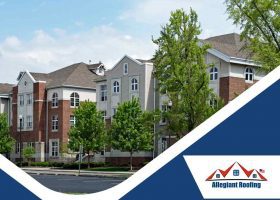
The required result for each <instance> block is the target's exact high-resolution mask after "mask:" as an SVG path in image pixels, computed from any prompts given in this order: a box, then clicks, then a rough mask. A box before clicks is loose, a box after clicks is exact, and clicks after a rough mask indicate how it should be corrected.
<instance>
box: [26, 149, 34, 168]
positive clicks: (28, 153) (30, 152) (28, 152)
mask: <svg viewBox="0 0 280 200" xmlns="http://www.w3.org/2000/svg"><path fill="white" fill-rule="evenodd" d="M34 154H35V149H34V148H33V147H31V146H28V147H25V148H24V149H23V156H24V158H26V159H27V161H28V166H30V161H31V158H32V157H33V156H34Z"/></svg>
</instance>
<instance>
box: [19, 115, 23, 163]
mask: <svg viewBox="0 0 280 200" xmlns="http://www.w3.org/2000/svg"><path fill="white" fill-rule="evenodd" d="M22 120H23V118H22V115H19V162H20V167H22V152H21V149H22V148H21V130H22Z"/></svg>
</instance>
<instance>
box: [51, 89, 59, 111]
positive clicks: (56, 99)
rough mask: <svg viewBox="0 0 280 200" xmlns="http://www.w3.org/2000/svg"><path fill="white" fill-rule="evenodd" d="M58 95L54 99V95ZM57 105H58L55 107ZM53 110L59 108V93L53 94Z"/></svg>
mask: <svg viewBox="0 0 280 200" xmlns="http://www.w3.org/2000/svg"><path fill="white" fill-rule="evenodd" d="M55 94H56V97H54V95H55ZM54 104H57V105H54ZM52 108H58V93H57V92H54V93H53V94H52Z"/></svg>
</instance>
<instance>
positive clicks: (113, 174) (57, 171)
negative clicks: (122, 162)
mask: <svg viewBox="0 0 280 200" xmlns="http://www.w3.org/2000/svg"><path fill="white" fill-rule="evenodd" d="M21 169H22V170H23V171H25V172H26V173H28V174H37V175H39V174H46V175H72V176H78V175H79V170H65V169H55V168H40V167H23V168H21ZM134 173H135V172H103V171H87V170H81V171H80V176H99V177H111V178H112V177H116V178H128V177H130V176H131V175H133V174H134Z"/></svg>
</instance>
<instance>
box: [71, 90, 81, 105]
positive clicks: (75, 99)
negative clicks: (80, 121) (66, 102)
mask: <svg viewBox="0 0 280 200" xmlns="http://www.w3.org/2000/svg"><path fill="white" fill-rule="evenodd" d="M72 94H74V97H71V96H72ZM76 94H77V95H78V96H76ZM72 98H73V99H74V106H72V105H71V100H72ZM77 100H79V105H78V106H77V105H76V104H77ZM80 103H81V101H80V95H79V93H78V92H72V93H71V94H70V108H77V107H79V106H80Z"/></svg>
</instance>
